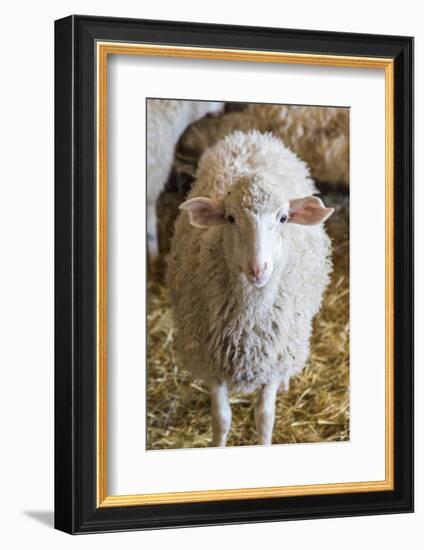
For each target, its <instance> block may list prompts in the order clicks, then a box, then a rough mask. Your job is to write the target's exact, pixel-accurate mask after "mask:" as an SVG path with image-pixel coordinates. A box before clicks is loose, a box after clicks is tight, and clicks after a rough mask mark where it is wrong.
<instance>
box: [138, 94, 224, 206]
mask: <svg viewBox="0 0 424 550" xmlns="http://www.w3.org/2000/svg"><path fill="white" fill-rule="evenodd" d="M222 106H223V103H220V102H210V101H181V100H171V99H148V100H147V201H148V202H149V203H154V202H155V201H156V200H157V198H158V197H159V195H160V193H161V191H162V190H163V188H164V186H165V183H166V182H167V180H168V177H169V173H170V171H171V167H172V162H173V160H174V151H175V145H176V144H177V141H178V138H179V137H180V136H181V134H182V133H183V132H184V130H185V129H186V128H187V126H189V125H190V124H191V123H192V122H194V121H196V120H198V119H200V118H202V117H203V116H204V115H206V114H207V113H213V112H217V111H219V110H220V109H221V108H222Z"/></svg>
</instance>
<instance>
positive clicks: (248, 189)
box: [167, 131, 333, 446]
mask: <svg viewBox="0 0 424 550" xmlns="http://www.w3.org/2000/svg"><path fill="white" fill-rule="evenodd" d="M315 192H316V190H315V187H314V184H313V181H312V180H311V179H310V176H309V170H308V168H307V165H306V164H305V163H304V162H303V161H301V160H300V159H299V158H298V157H297V156H296V155H295V154H294V153H293V152H292V151H290V150H289V149H287V148H286V147H285V146H284V145H283V143H282V142H281V140H280V139H278V138H276V137H275V136H272V135H271V134H269V133H265V134H262V133H260V132H258V131H249V132H247V133H243V132H235V133H233V134H231V135H229V136H227V137H225V138H224V139H223V140H221V141H219V142H218V143H217V144H216V145H215V146H214V147H212V148H210V149H208V150H207V151H206V152H205V153H204V154H203V156H202V158H201V161H200V163H199V169H198V173H197V180H196V181H195V183H194V185H193V187H192V190H191V192H190V194H189V196H188V198H187V200H186V201H185V202H184V203H182V204H181V205H180V210H181V212H180V214H179V216H178V218H177V220H176V224H175V233H174V236H173V239H172V243H171V251H170V253H169V255H168V259H167V261H168V270H167V284H168V286H169V289H170V295H171V303H172V308H173V318H174V326H175V345H176V354H177V362H178V364H179V365H180V366H181V367H184V368H186V369H188V371H189V372H191V374H192V375H193V376H194V377H195V378H200V379H202V380H203V381H204V382H205V383H206V384H207V385H208V386H209V389H210V394H211V401H212V434H213V435H212V446H225V444H226V440H227V436H228V432H229V429H230V424H231V408H230V405H229V392H231V391H236V392H238V393H244V394H249V393H252V392H254V391H256V390H259V397H258V400H257V403H256V406H255V423H256V428H257V434H258V442H259V444H262V445H269V444H271V441H272V431H273V425H274V416H275V400H276V395H277V392H278V391H279V390H280V389H282V390H287V389H288V384H289V380H290V378H291V377H292V376H294V375H295V374H297V373H299V372H301V370H302V369H303V368H304V365H305V362H306V360H307V358H308V354H309V340H310V336H311V330H312V328H311V327H312V320H313V317H314V316H315V315H316V313H317V312H318V310H319V308H320V305H321V300H322V295H323V292H324V290H325V288H326V287H327V285H328V283H329V276H330V273H331V270H332V261H331V241H330V239H329V237H328V236H327V234H326V232H325V229H324V227H323V224H322V222H324V221H325V220H326V219H327V218H328V217H329V216H330V215H331V214H332V213H333V209H332V208H326V207H325V206H324V204H323V202H322V201H321V200H320V199H319V198H318V197H316V196H313V193H315Z"/></svg>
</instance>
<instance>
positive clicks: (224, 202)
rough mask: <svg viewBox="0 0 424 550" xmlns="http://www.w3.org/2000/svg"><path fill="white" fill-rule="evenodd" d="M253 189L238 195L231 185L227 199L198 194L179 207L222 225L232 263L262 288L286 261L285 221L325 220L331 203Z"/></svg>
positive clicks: (204, 222)
mask: <svg viewBox="0 0 424 550" xmlns="http://www.w3.org/2000/svg"><path fill="white" fill-rule="evenodd" d="M249 190H250V188H249ZM254 191H255V192H254V193H252V192H246V193H244V194H242V195H240V194H239V193H236V192H233V191H232V190H231V191H229V192H228V193H227V195H226V196H225V197H224V198H223V199H222V198H219V199H212V198H209V197H195V198H193V199H190V200H188V201H186V202H185V203H183V204H182V205H181V206H180V208H181V209H182V210H186V211H188V214H189V220H190V223H191V225H193V226H195V227H200V228H207V227H212V226H217V225H220V226H222V230H223V246H224V255H225V258H226V261H227V264H228V267H229V268H230V269H232V270H233V271H234V272H238V273H240V272H241V273H243V274H244V275H245V277H246V279H247V280H248V281H249V282H250V283H251V284H252V285H254V286H255V287H257V288H260V287H263V286H264V285H266V284H267V282H268V281H269V280H270V278H271V276H272V274H273V272H274V269H275V267H276V266H277V265H278V266H279V267H280V269H281V268H283V267H284V265H285V263H286V260H287V256H288V252H289V244H288V243H289V239H285V232H286V231H287V229H286V227H287V224H290V223H297V224H301V225H314V224H317V223H321V222H323V221H324V220H326V219H327V218H328V217H329V216H330V215H331V214H332V213H333V209H332V208H326V207H325V206H324V204H323V203H322V201H321V200H320V199H319V198H318V197H314V196H310V197H304V198H300V199H294V200H290V201H281V200H279V199H278V197H275V196H273V195H272V193H271V192H269V191H268V190H266V191H265V190H264V189H262V190H261V191H262V193H259V194H258V190H257V189H255V190H254Z"/></svg>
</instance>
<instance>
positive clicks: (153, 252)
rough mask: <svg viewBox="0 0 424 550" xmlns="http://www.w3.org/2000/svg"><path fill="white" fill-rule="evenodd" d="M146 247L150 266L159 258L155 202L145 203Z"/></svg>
mask: <svg viewBox="0 0 424 550" xmlns="http://www.w3.org/2000/svg"><path fill="white" fill-rule="evenodd" d="M147 247H148V251H149V263H150V266H151V267H152V266H153V264H154V263H155V262H157V260H158V258H159V241H158V229H157V219H156V203H155V202H153V203H147Z"/></svg>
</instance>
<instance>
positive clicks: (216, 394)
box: [210, 382, 231, 447]
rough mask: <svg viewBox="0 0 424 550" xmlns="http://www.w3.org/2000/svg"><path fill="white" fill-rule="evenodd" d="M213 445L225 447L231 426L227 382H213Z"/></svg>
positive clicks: (211, 386) (211, 387)
mask: <svg viewBox="0 0 424 550" xmlns="http://www.w3.org/2000/svg"><path fill="white" fill-rule="evenodd" d="M210 389H211V400H212V447H225V444H226V443H227V436H228V432H229V431H230V426H231V407H230V400H229V397H228V388H227V385H226V384H225V383H220V382H212V383H211V385H210Z"/></svg>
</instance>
